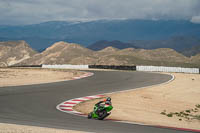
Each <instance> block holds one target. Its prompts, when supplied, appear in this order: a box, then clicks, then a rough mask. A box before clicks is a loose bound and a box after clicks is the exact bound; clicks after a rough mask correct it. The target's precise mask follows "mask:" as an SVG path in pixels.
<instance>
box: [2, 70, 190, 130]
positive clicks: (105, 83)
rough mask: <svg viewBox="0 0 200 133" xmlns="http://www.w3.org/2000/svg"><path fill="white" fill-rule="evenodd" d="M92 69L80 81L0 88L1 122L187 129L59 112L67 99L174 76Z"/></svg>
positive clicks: (79, 127)
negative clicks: (159, 126) (158, 126)
mask: <svg viewBox="0 0 200 133" xmlns="http://www.w3.org/2000/svg"><path fill="white" fill-rule="evenodd" d="M92 72H93V73H94V75H93V76H91V77H87V78H83V79H79V80H72V81H64V82H57V83H48V84H40V85H26V86H16V87H1V88H0V122H3V123H13V124H22V125H32V126H41V127H51V128H58V129H69V130H78V131H86V132H99V133H105V132H114V133H122V132H126V133H180V132H181V133H183V132H186V131H178V130H172V129H164V128H157V127H152V126H143V125H135V124H127V123H118V122H113V121H99V120H89V119H87V118H85V117H80V116H75V115H71V114H67V113H63V112H61V111H58V110H57V109H56V106H57V105H58V104H60V103H61V102H63V101H66V100H68V99H72V98H78V97H84V96H89V95H96V94H102V93H108V92H115V91H121V90H127V89H134V88H138V87H144V86H150V85H155V84H159V83H163V82H166V81H168V80H170V79H171V76H170V75H164V74H158V73H146V72H135V71H134V72H125V71H110V72H108V71H92ZM133 115H134V114H133Z"/></svg>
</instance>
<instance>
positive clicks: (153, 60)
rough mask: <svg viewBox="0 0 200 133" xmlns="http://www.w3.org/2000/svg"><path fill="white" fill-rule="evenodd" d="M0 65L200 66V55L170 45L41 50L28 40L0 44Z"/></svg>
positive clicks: (72, 45) (56, 46) (61, 44)
mask: <svg viewBox="0 0 200 133" xmlns="http://www.w3.org/2000/svg"><path fill="white" fill-rule="evenodd" d="M0 62H1V66H12V65H17V66H18V65H40V64H98V65H158V66H182V67H198V66H199V65H200V54H197V55H196V56H192V57H186V56H184V55H182V54H181V53H178V52H176V51H175V50H173V49H170V48H159V49H154V50H147V49H140V48H137V49H136V48H126V49H122V50H121V49H117V48H113V47H106V48H104V49H102V50H99V51H93V50H90V49H88V48H85V47H83V46H81V45H79V44H75V43H67V42H63V41H60V42H56V43H55V44H53V45H52V46H50V47H48V48H47V49H45V50H44V51H43V52H41V53H38V52H36V51H34V50H33V49H32V48H31V47H29V45H28V44H27V43H26V42H25V41H16V42H14V41H9V42H1V43H0Z"/></svg>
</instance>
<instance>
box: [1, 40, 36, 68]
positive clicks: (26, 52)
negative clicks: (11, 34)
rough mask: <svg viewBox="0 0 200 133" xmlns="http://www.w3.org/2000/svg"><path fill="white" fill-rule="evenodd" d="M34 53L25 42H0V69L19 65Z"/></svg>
mask: <svg viewBox="0 0 200 133" xmlns="http://www.w3.org/2000/svg"><path fill="white" fill-rule="evenodd" d="M36 53H37V52H36V51H34V50H33V49H32V48H30V47H29V45H28V44H27V43H26V42H25V41H9V42H0V67H4V66H10V65H13V64H16V63H19V62H21V61H23V60H26V59H28V58H30V57H32V56H34V55H35V54H36Z"/></svg>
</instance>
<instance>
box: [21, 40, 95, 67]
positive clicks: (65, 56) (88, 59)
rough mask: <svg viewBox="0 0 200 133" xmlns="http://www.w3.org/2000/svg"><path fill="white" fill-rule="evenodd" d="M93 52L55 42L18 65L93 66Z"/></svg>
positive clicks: (75, 45) (70, 44) (74, 45)
mask: <svg viewBox="0 0 200 133" xmlns="http://www.w3.org/2000/svg"><path fill="white" fill-rule="evenodd" d="M93 54H94V52H93V51H92V50H89V49H87V48H84V47H82V46H80V45H78V44H73V43H66V42H57V43H55V44H53V45H52V46H51V47H49V48H47V49H46V50H45V51H43V52H42V53H39V54H37V55H35V56H33V57H32V58H30V59H28V60H26V61H23V62H21V63H20V64H32V65H36V64H93V63H94V61H93V60H95V58H94V57H93V56H92V55H93Z"/></svg>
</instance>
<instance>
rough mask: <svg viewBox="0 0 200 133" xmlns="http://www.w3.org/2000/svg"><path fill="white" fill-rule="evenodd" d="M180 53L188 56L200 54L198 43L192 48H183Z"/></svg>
mask: <svg viewBox="0 0 200 133" xmlns="http://www.w3.org/2000/svg"><path fill="white" fill-rule="evenodd" d="M199 44H200V41H199ZM182 53H183V54H184V55H185V56H188V57H190V56H195V55H197V54H200V45H196V46H193V47H192V48H188V49H185V50H183V51H182Z"/></svg>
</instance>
